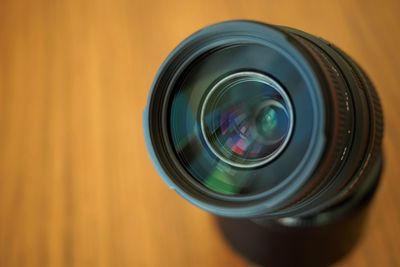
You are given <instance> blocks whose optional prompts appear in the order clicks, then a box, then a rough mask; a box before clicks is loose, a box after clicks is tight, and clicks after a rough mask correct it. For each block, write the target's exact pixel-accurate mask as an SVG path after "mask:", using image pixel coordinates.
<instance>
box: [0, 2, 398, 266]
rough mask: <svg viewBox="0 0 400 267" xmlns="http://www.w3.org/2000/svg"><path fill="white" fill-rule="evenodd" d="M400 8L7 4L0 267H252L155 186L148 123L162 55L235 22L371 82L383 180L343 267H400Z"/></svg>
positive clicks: (1, 67) (205, 222) (0, 29)
mask: <svg viewBox="0 0 400 267" xmlns="http://www.w3.org/2000/svg"><path fill="white" fill-rule="evenodd" d="M399 12H400V2H399V1H396V0H392V1H390V0H387V1H386V0H382V1H361V0H359V1H317V0H316V1H285V0H282V1H227V0H225V1H215V0H212V1H211V0H210V1H205V0H199V1H172V0H171V1H141V2H139V1H131V0H125V1H124V0H114V1H83V0H71V1H45V0H37V1H28V0H27V1H20V0H9V1H1V2H0V266H2V267H3V266H4V267H8V266H29V267H34V266H41V267H42V266H246V265H248V264H249V263H248V262H246V261H245V260H244V259H242V258H241V257H240V256H239V255H237V254H235V253H234V252H233V251H232V250H231V249H230V248H229V246H228V245H227V244H226V243H225V242H224V240H223V239H222V236H221V234H220V233H219V232H218V229H217V227H216V225H215V223H214V220H213V218H212V216H211V215H209V214H207V213H205V212H203V211H201V210H199V209H198V208H195V207H193V206H192V205H190V204H188V203H187V202H186V201H184V200H183V199H181V198H180V197H179V196H178V195H176V194H175V193H174V192H172V191H170V190H169V189H168V187H167V186H165V184H164V183H163V182H162V180H161V179H160V178H159V177H158V175H157V173H156V171H155V170H154V168H153V166H152V164H151V162H150V159H149V157H148V156H147V152H146V149H145V145H144V140H143V139H144V138H143V130H142V111H143V109H144V106H145V104H146V98H147V93H148V90H149V87H150V85H151V82H152V80H153V77H154V75H155V73H156V71H157V69H158V67H159V65H160V64H161V62H162V61H163V59H164V58H165V57H166V56H167V54H168V53H169V52H170V51H171V50H172V49H173V48H174V47H175V46H176V45H177V44H178V43H179V42H180V41H181V40H182V39H183V38H185V37H187V36H188V35H189V34H191V33H192V32H194V31H196V30H198V29H199V28H201V27H204V26H206V25H209V24H211V23H215V22H218V21H223V20H227V19H238V18H241V19H244V18H245V19H255V20H260V21H264V22H269V23H275V24H283V25H289V26H292V27H295V28H300V29H303V30H305V31H307V32H310V33H313V34H316V35H319V36H322V37H324V38H326V39H328V40H330V41H332V42H333V43H335V44H337V45H338V46H339V47H341V48H342V49H344V50H345V51H347V52H348V53H349V54H351V55H352V56H353V57H354V58H355V59H356V60H357V61H358V62H359V63H360V64H361V65H362V66H363V67H364V68H365V69H366V71H367V72H368V73H369V75H370V76H371V78H372V80H373V81H374V82H375V84H376V86H377V88H378V90H379V93H380V96H381V98H382V102H383V107H384V112H385V123H386V128H385V141H384V145H385V155H386V168H385V172H384V175H383V180H382V183H381V186H380V188H379V192H378V194H377V195H376V199H375V201H374V203H373V208H372V211H371V216H370V218H369V223H368V227H367V231H366V234H365V236H364V238H363V240H362V242H361V243H360V244H359V245H358V246H357V247H356V248H355V250H354V251H353V252H352V253H351V254H350V255H349V256H348V257H347V258H345V259H343V260H342V261H341V262H340V263H338V266H371V267H372V266H400V164H399V162H398V161H399V157H400V89H399V88H400V53H399V47H400V33H399V26H400V16H399Z"/></svg>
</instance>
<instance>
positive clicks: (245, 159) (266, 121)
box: [201, 71, 293, 168]
mask: <svg viewBox="0 0 400 267" xmlns="http://www.w3.org/2000/svg"><path fill="white" fill-rule="evenodd" d="M292 128H293V110H292V107H291V104H290V101H289V98H288V96H287V94H286V93H285V91H284V89H283V88H282V87H281V86H280V85H279V84H278V83H277V82H276V81H274V80H273V79H272V78H270V77H268V76H266V75H264V74H261V73H257V72H248V71H246V72H238V73H234V74H231V75H228V76H226V77H225V78H223V79H221V80H220V81H219V82H217V83H216V84H215V85H214V86H213V87H212V88H211V90H210V91H209V93H208V94H207V96H206V98H205V100H204V102H203V105H202V109H201V130H202V134H203V137H204V139H205V141H206V143H207V145H208V146H209V148H210V150H211V151H212V152H213V153H214V154H215V155H216V156H217V157H218V158H219V159H220V160H222V161H224V162H226V163H228V164H230V165H232V166H235V167H240V168H252V167H257V166H260V165H263V164H266V163H267V162H269V161H271V160H273V159H274V158H275V157H276V156H278V155H279V153H280V152H282V150H283V149H284V147H285V145H286V144H287V142H288V140H289V138H290V134H291V131H292Z"/></svg>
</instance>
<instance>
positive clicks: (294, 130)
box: [144, 21, 383, 218]
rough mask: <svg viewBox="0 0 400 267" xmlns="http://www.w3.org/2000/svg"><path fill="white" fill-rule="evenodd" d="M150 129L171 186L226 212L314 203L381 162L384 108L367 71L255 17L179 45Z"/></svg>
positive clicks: (162, 79)
mask: <svg viewBox="0 0 400 267" xmlns="http://www.w3.org/2000/svg"><path fill="white" fill-rule="evenodd" d="M144 128H145V131H146V142H147V144H148V148H149V152H150V154H151V156H152V159H153V162H154V163H155V166H156V167H157V168H158V170H159V172H160V174H161V176H162V177H163V178H164V180H165V181H166V182H167V183H168V185H169V186H170V187H171V188H173V189H175V190H176V191H177V192H178V193H179V194H181V195H182V196H183V197H184V198H186V199H187V200H189V201H190V202H192V203H194V204H195V205H197V206H199V207H201V208H203V209H205V210H207V211H209V212H212V213H215V214H218V215H223V216H230V217H259V216H263V217H275V218H276V217H286V216H299V215H301V216H303V215H304V216H305V215H309V214H312V213H316V212H318V211H321V210H323V209H326V208H327V207H330V206H333V205H335V204H337V203H339V202H341V201H343V200H345V199H346V198H349V197H351V196H352V195H353V194H354V192H355V191H356V190H358V188H360V187H361V186H362V185H364V184H366V183H368V179H369V178H368V177H371V173H373V172H374V170H376V169H377V166H378V165H379V166H380V164H381V139H382V131H383V130H382V129H383V124H382V112H381V107H380V103H379V99H378V97H377V95H376V92H375V89H374V87H373V85H372V83H371V82H370V80H369V79H368V77H367V75H366V74H365V73H364V71H363V70H362V69H361V68H360V67H359V66H358V65H357V64H356V63H355V62H354V61H353V60H352V59H351V58H350V57H349V56H348V55H347V54H345V53H344V52H343V51H341V50H340V49H338V48H337V47H335V46H334V45H332V44H330V43H329V42H327V41H325V40H322V39H321V38H318V37H315V36H313V35H310V34H307V33H305V32H302V31H299V30H295V29H291V28H287V27H282V26H273V25H267V24H262V23H258V22H251V21H229V22H224V23H219V24H216V25H212V26H209V27H207V28H204V29H203V30H201V31H198V32H196V33H194V34H193V35H192V36H190V37H189V38H187V39H186V40H184V41H183V42H182V43H181V44H180V45H179V46H178V47H177V48H175V50H174V51H173V52H172V53H171V54H170V55H169V56H168V58H167V59H166V61H165V62H164V63H163V65H162V66H161V68H160V70H159V72H158V74H157V76H156V78H155V81H154V83H153V86H152V89H151V93H150V97H149V103H148V107H147V108H146V111H145V116H144ZM372 176H373V175H372Z"/></svg>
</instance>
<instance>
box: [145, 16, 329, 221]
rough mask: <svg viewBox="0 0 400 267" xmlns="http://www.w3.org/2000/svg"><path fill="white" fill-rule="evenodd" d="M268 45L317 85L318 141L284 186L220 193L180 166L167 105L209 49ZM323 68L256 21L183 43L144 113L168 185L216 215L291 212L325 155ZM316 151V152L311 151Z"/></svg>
mask: <svg viewBox="0 0 400 267" xmlns="http://www.w3.org/2000/svg"><path fill="white" fill-rule="evenodd" d="M248 43H250V44H259V45H266V46H269V47H271V48H273V49H277V51H279V52H281V53H282V55H284V56H285V57H287V59H288V60H289V61H290V62H291V63H292V64H293V65H294V66H295V67H296V68H297V69H298V71H299V73H300V75H301V77H302V79H304V82H305V84H306V86H307V87H308V88H310V90H311V89H312V91H310V92H312V95H311V97H312V99H311V105H312V107H313V108H315V110H317V111H318V112H314V114H313V119H315V120H316V125H314V127H313V130H312V136H313V138H312V139H313V140H314V141H313V142H312V143H311V145H310V147H311V148H310V150H307V151H306V154H305V155H304V158H305V160H304V161H302V162H301V165H299V166H298V168H297V169H295V170H294V172H293V173H292V175H291V176H293V175H295V176H296V179H290V180H288V181H287V184H285V187H284V188H283V187H279V188H275V189H274V190H269V191H267V192H264V193H262V194H257V195H250V196H234V197H231V196H225V195H221V194H217V193H215V192H213V191H211V190H209V189H207V188H204V187H203V186H202V185H200V184H199V183H197V181H195V180H194V179H192V177H191V175H190V174H189V173H188V172H187V171H186V170H185V168H184V167H183V166H181V165H180V163H179V160H178V159H177V158H176V155H174V154H173V149H172V147H171V144H170V137H169V135H168V131H167V130H166V129H167V114H168V108H167V106H168V103H169V98H170V96H171V93H172V91H173V88H174V87H175V86H176V84H177V82H178V81H179V77H180V76H182V75H183V73H185V70H186V69H187V68H188V66H190V64H192V63H193V62H194V61H195V60H198V59H199V58H201V57H203V56H206V55H207V54H208V53H210V51H214V50H215V49H220V48H221V47H224V46H229V45H233V44H234V45H238V44H239V45H240V44H248ZM320 75H322V71H321V69H320V67H319V66H318V65H317V64H316V63H315V62H314V61H313V57H312V56H311V55H310V53H309V52H308V50H307V49H305V48H304V47H303V46H302V45H299V43H298V42H297V41H296V40H295V39H294V38H293V37H292V36H290V35H289V34H288V33H287V32H286V31H285V30H283V29H281V28H280V27H278V26H274V25H269V24H265V23H260V22H256V21H246V20H236V21H227V22H222V23H218V24H214V25H211V26H209V27H206V28H204V29H202V30H200V31H198V32H196V33H194V34H193V35H191V36H189V37H188V38H187V39H185V40H184V41H183V42H181V43H180V44H179V45H178V46H177V47H176V48H175V49H174V50H173V51H172V52H171V53H170V54H169V55H168V57H167V58H166V60H165V61H164V62H163V63H162V65H161V66H160V68H159V70H158V72H157V74H156V77H155V79H154V81H153V83H152V86H151V93H150V94H149V97H148V104H147V108H146V110H145V113H144V118H145V120H144V126H145V140H146V144H147V147H148V150H149V152H150V156H151V158H152V162H153V164H154V166H155V167H156V169H157V171H158V172H159V174H160V175H161V177H162V178H163V180H164V181H165V182H166V184H167V185H168V186H169V187H170V188H171V189H173V190H175V191H176V192H177V193H178V194H179V195H181V196H182V197H183V198H185V199H186V200H188V201H189V202H191V203H192V204H194V205H196V206H198V207H200V208H202V209H204V210H206V211H209V212H211V213H214V214H217V215H221V216H228V217H241V218H249V217H255V216H259V215H263V216H273V215H274V214H277V213H278V212H282V213H281V214H285V216H291V214H292V213H291V211H287V212H286V209H284V207H286V205H287V204H289V203H291V201H292V200H293V197H294V194H296V193H297V192H298V191H299V190H300V189H301V187H302V186H303V185H304V184H305V183H306V182H308V181H310V180H311V178H312V177H310V175H311V174H312V173H313V172H314V171H315V167H316V166H317V164H318V162H319V161H320V160H321V159H322V155H323V150H324V148H325V144H326V141H327V140H326V139H325V132H324V130H325V125H327V124H329V121H327V116H326V114H325V110H324V109H323V107H324V106H325V105H326V104H327V103H326V99H325V97H324V95H323V94H322V93H321V91H320V89H321V88H322V87H324V86H326V83H325V81H324V80H322V79H319V77H320ZM311 151H313V152H312V153H311Z"/></svg>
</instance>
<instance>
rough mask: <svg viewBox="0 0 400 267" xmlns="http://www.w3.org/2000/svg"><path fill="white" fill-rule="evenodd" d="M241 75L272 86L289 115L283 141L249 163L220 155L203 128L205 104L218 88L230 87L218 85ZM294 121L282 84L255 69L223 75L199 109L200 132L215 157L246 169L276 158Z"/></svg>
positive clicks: (287, 141)
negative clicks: (272, 149) (265, 154)
mask: <svg viewBox="0 0 400 267" xmlns="http://www.w3.org/2000/svg"><path fill="white" fill-rule="evenodd" d="M241 77H242V78H248V80H246V81H255V82H259V83H264V84H266V85H268V86H270V87H272V88H273V89H274V90H275V91H277V92H278V93H279V95H280V96H281V97H282V98H283V101H284V104H285V105H286V106H285V108H287V112H288V115H289V127H288V131H287V133H286V136H285V138H284V141H283V142H282V143H281V144H280V145H279V147H278V148H277V149H275V150H274V151H273V152H272V153H271V154H268V155H267V156H264V157H262V158H261V159H253V160H251V159H249V161H250V162H249V163H239V162H235V161H233V160H230V159H228V158H226V157H225V156H224V155H221V154H220V152H219V151H217V149H215V148H214V145H213V144H212V143H211V141H210V140H209V137H208V134H207V131H206V129H205V125H204V124H205V123H204V120H205V112H206V110H207V105H208V104H209V101H210V99H211V98H212V97H213V95H214V94H215V93H217V92H218V91H219V90H229V89H230V88H220V86H221V85H223V84H225V83H229V81H231V80H236V79H240V78H241ZM239 81H240V80H238V81H237V82H239ZM294 121H295V117H294V111H293V106H292V102H291V100H290V98H289V95H288V94H287V93H286V90H285V89H284V88H283V86H281V85H280V84H279V83H278V82H277V81H276V80H275V79H273V78H272V77H270V76H268V75H266V74H263V73H260V72H255V71H239V72H235V73H232V74H230V75H228V76H225V77H224V78H222V79H221V80H219V81H218V82H217V83H216V84H214V85H213V86H212V88H211V89H210V90H209V92H208V93H207V95H206V97H205V99H204V101H203V104H202V106H201V111H200V126H201V132H202V135H203V138H204V141H205V142H206V144H207V146H208V148H209V149H210V150H211V152H212V153H214V155H215V156H216V157H217V158H219V159H220V160H222V161H223V162H225V163H227V164H229V165H231V166H234V167H237V168H248V169H251V168H257V167H260V166H263V165H265V164H267V163H269V162H271V161H273V160H274V159H275V158H277V157H278V156H279V155H280V154H281V153H282V152H283V151H284V150H285V148H286V146H287V145H288V143H289V141H290V139H291V137H292V133H293V128H294ZM251 162H253V163H251Z"/></svg>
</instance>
